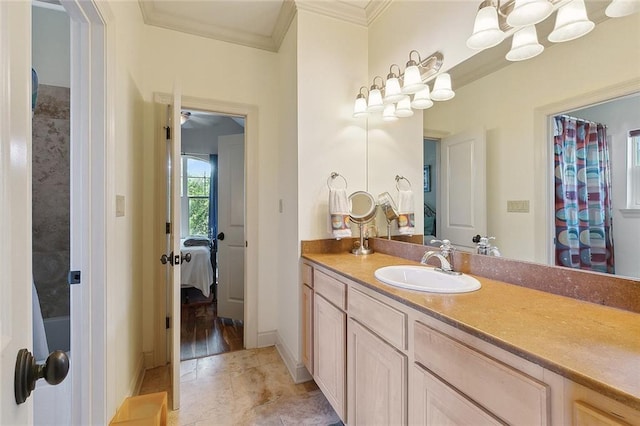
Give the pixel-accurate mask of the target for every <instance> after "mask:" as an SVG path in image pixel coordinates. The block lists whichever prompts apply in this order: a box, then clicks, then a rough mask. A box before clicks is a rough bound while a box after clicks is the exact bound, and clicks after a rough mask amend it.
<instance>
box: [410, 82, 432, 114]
mask: <svg viewBox="0 0 640 426" xmlns="http://www.w3.org/2000/svg"><path fill="white" fill-rule="evenodd" d="M432 106H433V101H432V100H431V95H430V93H429V86H426V87H425V88H424V89H422V90H420V91H419V92H416V94H415V95H413V100H412V101H411V108H415V109H427V108H431V107H432Z"/></svg>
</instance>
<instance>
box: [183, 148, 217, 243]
mask: <svg viewBox="0 0 640 426" xmlns="http://www.w3.org/2000/svg"><path fill="white" fill-rule="evenodd" d="M210 190H211V165H210V164H209V162H208V161H206V160H203V159H200V158H196V157H190V156H182V188H181V192H182V194H181V195H182V207H183V208H182V213H183V215H184V216H186V220H185V219H183V235H201V236H207V237H208V236H209V193H210ZM184 231H186V232H184Z"/></svg>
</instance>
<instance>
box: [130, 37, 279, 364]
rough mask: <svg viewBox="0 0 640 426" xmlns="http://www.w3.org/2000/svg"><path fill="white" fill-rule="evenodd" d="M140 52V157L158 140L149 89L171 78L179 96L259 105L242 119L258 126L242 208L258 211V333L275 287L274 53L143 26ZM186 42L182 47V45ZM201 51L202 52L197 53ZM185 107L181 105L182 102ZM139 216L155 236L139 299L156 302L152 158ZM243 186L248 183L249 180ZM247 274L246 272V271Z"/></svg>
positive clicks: (270, 326)
mask: <svg viewBox="0 0 640 426" xmlns="http://www.w3.org/2000/svg"><path fill="white" fill-rule="evenodd" d="M141 37H142V38H141V41H140V43H141V46H143V47H144V48H143V49H142V52H141V54H140V61H141V63H142V75H143V76H144V83H143V84H142V92H143V96H144V99H145V102H146V110H145V124H144V137H143V141H144V142H143V143H144V145H145V157H146V158H156V154H158V153H159V152H162V151H163V150H164V149H165V148H164V146H158V144H157V141H156V139H155V131H156V128H155V126H156V125H157V124H158V123H155V116H154V110H153V93H154V92H161V93H171V92H172V90H173V83H174V80H176V79H178V80H179V81H180V82H181V85H182V95H183V96H185V97H186V96H191V97H197V98H202V99H210V100H216V101H220V102H234V103H240V104H246V105H254V106H257V108H258V120H257V123H250V122H247V126H248V127H247V131H249V126H252V125H254V126H257V129H256V133H257V134H258V144H257V146H255V147H247V149H255V150H257V153H256V156H257V158H258V159H259V164H257V165H256V167H253V168H252V169H251V170H250V173H252V174H255V175H257V178H256V180H257V182H258V184H257V185H258V188H257V189H258V190H257V193H255V194H254V195H252V196H251V195H249V196H248V199H247V205H246V208H247V212H248V213H249V214H250V215H254V216H256V217H257V219H256V221H257V222H256V223H253V224H252V226H254V227H256V226H257V231H258V240H257V241H253V240H252V241H249V242H248V243H249V245H253V247H256V246H257V250H256V251H257V253H258V256H257V257H251V256H247V258H246V262H247V263H248V264H250V265H251V268H253V269H252V270H250V271H249V274H250V279H256V280H258V295H254V297H255V299H256V300H257V303H258V318H257V325H258V332H259V333H263V332H268V331H273V330H275V329H276V322H277V316H278V315H277V312H276V304H275V300H274V297H273V294H276V293H277V280H276V278H277V270H276V268H274V267H273V265H275V264H277V255H278V254H277V252H276V250H274V249H273V246H274V244H275V243H274V242H275V241H277V240H278V238H279V234H278V229H277V227H276V226H274V224H275V223H277V221H278V213H277V211H278V210H277V205H278V204H277V199H278V193H277V181H278V178H277V176H278V175H277V173H278V172H277V171H278V163H279V160H278V144H279V133H278V122H279V117H280V113H279V108H278V101H277V99H278V95H279V92H278V85H277V84H274V82H277V81H278V79H279V76H278V72H277V71H278V60H277V54H275V53H271V52H266V51H263V50H258V49H251V48H248V47H242V46H238V45H234V44H230V43H225V42H220V41H216V40H211V39H207V38H203V37H198V36H193V35H189V34H184V33H180V32H176V31H171V30H167V29H162V28H157V27H152V26H148V25H145V26H144V27H143V28H142V36H141ZM185 46H188V47H189V48H188V49H185ZM204 52H206V53H204ZM185 107H188V105H185ZM144 167H145V170H144V179H145V195H146V194H151V195H150V197H151V198H150V200H149V201H145V209H146V210H145V217H150V218H151V217H153V218H155V219H154V220H153V221H146V222H145V224H144V226H145V230H146V232H147V235H148V238H145V240H146V241H154V245H153V247H154V248H153V249H148V250H145V252H144V253H143V256H144V257H145V260H144V262H146V263H143V264H145V265H146V266H145V268H144V269H145V271H149V273H148V275H147V276H145V278H144V298H145V300H148V301H151V300H155V294H156V292H158V291H163V287H162V282H163V269H162V268H161V267H160V266H161V265H160V263H159V262H158V256H159V255H160V254H161V253H162V251H163V250H164V248H163V247H164V235H163V230H162V227H163V226H164V225H162V224H163V223H164V210H163V208H162V203H160V207H159V208H158V199H159V197H161V196H162V193H163V191H164V189H163V188H164V183H163V182H162V181H161V179H158V176H159V173H160V172H159V170H156V164H155V163H154V162H152V161H149V162H147V164H145V165H144ZM248 184H250V183H248ZM251 274H252V275H251ZM152 305H153V304H152V303H145V304H144V306H143V309H144V317H145V323H144V332H143V336H144V337H143V338H144V343H143V346H144V351H145V352H149V351H153V347H154V337H153V336H154V333H153V330H154V325H153V318H154V315H155V313H154V308H153V306H152Z"/></svg>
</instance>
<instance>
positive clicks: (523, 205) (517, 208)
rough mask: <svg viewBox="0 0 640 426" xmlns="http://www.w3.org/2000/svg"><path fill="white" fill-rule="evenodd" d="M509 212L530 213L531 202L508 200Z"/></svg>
mask: <svg viewBox="0 0 640 426" xmlns="http://www.w3.org/2000/svg"><path fill="white" fill-rule="evenodd" d="M507 212H511V213H529V200H508V201H507Z"/></svg>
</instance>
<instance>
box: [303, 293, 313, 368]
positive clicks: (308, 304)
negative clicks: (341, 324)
mask: <svg viewBox="0 0 640 426" xmlns="http://www.w3.org/2000/svg"><path fill="white" fill-rule="evenodd" d="M301 296H302V363H303V364H304V366H305V367H307V371H309V374H311V375H313V290H312V289H311V287H309V286H307V285H303V286H302V295H301Z"/></svg>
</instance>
